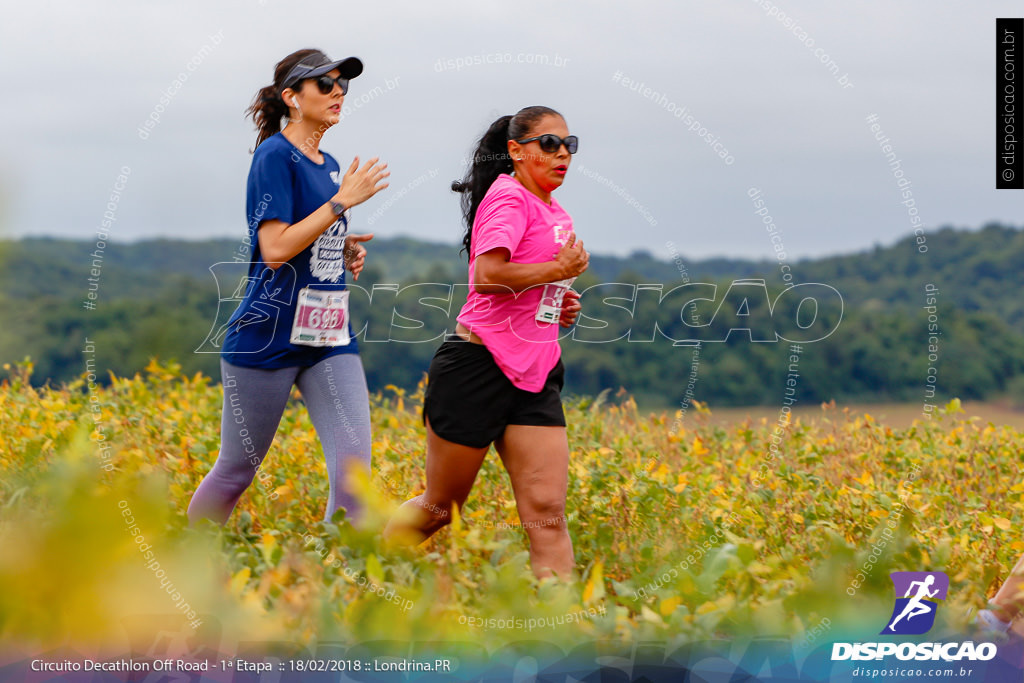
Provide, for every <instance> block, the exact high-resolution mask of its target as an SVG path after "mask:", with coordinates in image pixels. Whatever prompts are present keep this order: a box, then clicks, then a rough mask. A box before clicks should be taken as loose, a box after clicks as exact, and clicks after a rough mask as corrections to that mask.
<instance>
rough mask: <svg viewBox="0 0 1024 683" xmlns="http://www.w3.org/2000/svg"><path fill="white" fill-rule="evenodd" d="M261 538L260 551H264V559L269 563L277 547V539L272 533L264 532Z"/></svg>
mask: <svg viewBox="0 0 1024 683" xmlns="http://www.w3.org/2000/svg"><path fill="white" fill-rule="evenodd" d="M260 540H261V543H260V551H261V552H262V553H263V559H264V560H266V561H267V562H268V563H269V562H270V561H271V560H270V558H271V557H272V556H273V554H274V550H275V549H276V548H277V539H276V538H274V537H273V536H271V535H270V534H263V538H262V539H260Z"/></svg>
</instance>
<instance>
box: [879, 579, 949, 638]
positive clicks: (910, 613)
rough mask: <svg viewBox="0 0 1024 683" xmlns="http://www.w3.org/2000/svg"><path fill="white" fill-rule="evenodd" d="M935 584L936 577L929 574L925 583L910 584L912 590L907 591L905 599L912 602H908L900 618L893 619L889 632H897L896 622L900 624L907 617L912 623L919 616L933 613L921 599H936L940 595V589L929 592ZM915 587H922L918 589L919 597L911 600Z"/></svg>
mask: <svg viewBox="0 0 1024 683" xmlns="http://www.w3.org/2000/svg"><path fill="white" fill-rule="evenodd" d="M933 583H935V577H934V576H932V575H931V574H929V575H928V578H927V579H925V580H924V581H914V582H912V583H911V584H910V588H908V589H907V593H906V595H904V596H903V597H905V598H910V602H908V603H907V606H906V607H904V608H903V611H902V612H900V615H899V616H898V617H896V618H895V619H893V620H892V623H891V624H889V630H890V631H895V630H896V628H895V627H896V622H898V621H899V620H900V619H902V618H903V617H906V618H907V621H910V620H911V619H913V618H914V617H916V616H918V615H921V614H928V613H929V612H931V611H932V607H931V606H929V605H928V604H926V603H924V602H922V600H921V599H922V598H934V597H935V596H936V595H938V593H939V589H938V588H936V589H935V590H933V591H929V590H928V588H929V586H931V585H932V584H933ZM914 586H920V587H919V588H918V589H917V595H915V596H914V597H912V598H911V597H910V593H911V592H913V590H914Z"/></svg>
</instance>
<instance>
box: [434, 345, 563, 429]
mask: <svg viewBox="0 0 1024 683" xmlns="http://www.w3.org/2000/svg"><path fill="white" fill-rule="evenodd" d="M564 381H565V366H564V365H562V359H561V358H559V359H558V363H557V364H556V365H555V367H554V368H552V370H551V372H550V373H548V378H547V380H546V381H545V382H544V388H543V389H541V390H540V391H539V392H537V393H534V392H532V391H525V390H523V389H520V388H519V387H517V386H515V385H514V384H512V382H511V381H510V380H509V379H508V377H506V376H505V373H504V372H502V371H501V368H499V367H498V364H497V363H495V362H494V356H492V355H491V352H490V351H488V350H487V347H485V346H483V345H482V344H474V343H472V342H468V341H464V340H462V339H460V338H459V337H457V336H455V335H449V336H448V337H447V338H446V339H445V342H444V343H443V344H441V347H440V348H439V349H438V350H437V353H435V354H434V359H433V360H432V361H431V362H430V370H429V371H428V376H427V391H426V395H425V396H424V397H423V414H424V416H425V417H426V418H427V419H429V420H430V428H431V429H433V430H434V433H435V434H437V435H438V436H440V437H441V438H442V439H445V440H446V441H451V442H453V443H457V444H461V445H463V446H471V447H473V448H486V447H487V446H489V445H490V444H491V443H493V442H494V441H495V440H496V439H498V438H499V437H500V436H501V435H502V434H503V433H504V432H505V427H506V426H507V425H535V426H541V427H564V426H565V413H564V412H563V411H562V396H561V391H562V386H563V384H564Z"/></svg>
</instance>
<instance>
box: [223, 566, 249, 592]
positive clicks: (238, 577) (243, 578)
mask: <svg viewBox="0 0 1024 683" xmlns="http://www.w3.org/2000/svg"><path fill="white" fill-rule="evenodd" d="M251 574H252V572H251V571H250V570H249V568H248V567H243V568H242V569H240V570H239V571H238V572H237V573H236V574H235V575H234V576H232V577H231V582H230V583H229V584H228V589H229V590H230V591H231V593H232V594H233V595H241V594H242V589H244V588H245V584H247V583H248V582H249V576H250V575H251Z"/></svg>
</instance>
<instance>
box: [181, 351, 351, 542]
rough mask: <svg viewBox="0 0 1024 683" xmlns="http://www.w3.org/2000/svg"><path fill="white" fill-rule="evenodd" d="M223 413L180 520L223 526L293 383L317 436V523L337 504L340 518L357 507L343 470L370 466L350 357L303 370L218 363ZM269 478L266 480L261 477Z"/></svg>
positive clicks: (264, 451)
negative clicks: (320, 487) (209, 462)
mask: <svg viewBox="0 0 1024 683" xmlns="http://www.w3.org/2000/svg"><path fill="white" fill-rule="evenodd" d="M220 372H221V379H222V380H223V383H224V412H223V415H222V417H221V423H220V439H221V444H220V454H219V455H218V456H217V462H216V463H214V465H213V469H211V470H210V472H209V474H207V475H206V477H205V478H204V479H203V481H202V482H201V483H200V484H199V488H198V489H196V492H195V494H193V496H192V501H191V502H190V503H189V506H188V518H189V521H190V522H191V523H195V522H196V521H197V520H199V519H201V518H206V519H211V520H213V521H215V522H217V523H218V524H223V523H225V522H226V521H227V520H228V517H230V516H231V512H232V510H234V509H235V504H236V503H237V502H238V499H239V498H240V497H241V496H242V494H243V493H244V492H245V490H246V489H247V488H249V484H251V483H252V480H253V477H255V476H256V474H257V470H258V469H259V468H260V464H261V463H262V462H263V459H264V457H266V455H267V451H268V450H270V444H271V443H272V442H273V440H274V434H275V432H277V427H278V425H279V424H280V423H281V416H282V415H283V414H284V408H285V404H286V403H287V402H288V396H289V395H290V394H291V390H292V385H293V384H295V385H298V387H299V391H300V392H302V398H303V400H304V401H305V403H306V409H307V410H308V411H309V416H310V418H311V419H312V421H313V426H314V427H315V428H316V433H317V435H318V436H319V437H320V444H321V445H322V446H323V449H324V459H325V460H326V461H327V477H328V483H329V485H330V494H329V495H328V498H327V508H326V511H325V512H324V519H325V520H330V518H331V515H333V514H334V511H335V510H337V509H338V508H339V507H344V508H345V510H346V512H347V513H348V518H349V519H352V518H353V517H357V516H358V515H359V513H360V512H361V510H360V509H359V504H358V502H357V501H356V499H355V497H353V495H352V493H351V491H349V490H348V487H347V485H346V476H347V474H348V469H349V467H351V466H361V467H364V468H366V469H367V470H369V468H370V446H371V441H370V399H369V394H368V393H367V390H366V375H365V374H364V373H363V363H362V361H361V360H360V359H359V356H358V355H357V354H354V353H346V354H339V355H337V356H331V357H330V358H326V359H324V360H322V361H320V362H319V363H317V364H316V365H314V366H312V367H308V368H301V367H292V368H279V369H275V370H264V369H260V368H243V367H239V366H237V365H231V364H230V363H227V362H225V361H224V359H221V361H220ZM268 481H269V479H268Z"/></svg>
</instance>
